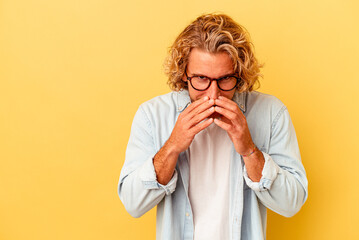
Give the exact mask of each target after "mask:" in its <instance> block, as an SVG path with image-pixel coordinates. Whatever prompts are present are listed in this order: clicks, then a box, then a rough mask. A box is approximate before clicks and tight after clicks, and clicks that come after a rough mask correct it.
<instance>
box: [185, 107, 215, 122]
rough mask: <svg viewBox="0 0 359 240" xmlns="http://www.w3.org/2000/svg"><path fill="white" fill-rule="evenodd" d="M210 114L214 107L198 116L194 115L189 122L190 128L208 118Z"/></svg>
mask: <svg viewBox="0 0 359 240" xmlns="http://www.w3.org/2000/svg"><path fill="white" fill-rule="evenodd" d="M212 113H214V107H211V108H209V109H207V110H205V111H203V112H201V113H200V114H197V115H195V116H194V117H193V118H192V119H191V120H190V121H189V124H190V126H194V125H197V124H198V123H200V122H202V121H203V120H204V119H206V118H207V117H209V116H210V115H211V114H212Z"/></svg>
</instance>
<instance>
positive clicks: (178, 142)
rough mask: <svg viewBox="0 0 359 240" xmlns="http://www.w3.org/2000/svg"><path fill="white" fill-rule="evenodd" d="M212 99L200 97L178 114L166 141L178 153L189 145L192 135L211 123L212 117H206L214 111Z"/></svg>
mask: <svg viewBox="0 0 359 240" xmlns="http://www.w3.org/2000/svg"><path fill="white" fill-rule="evenodd" d="M213 105H214V100H213V99H211V100H209V97H204V98H201V99H199V100H197V101H194V102H193V103H191V104H190V105H189V106H188V107H187V108H186V109H185V110H184V111H183V112H182V113H181V114H180V115H179V116H178V119H177V122H176V124H175V126H174V128H173V130H172V134H171V136H170V138H169V139H168V141H167V144H168V145H171V146H172V147H173V149H175V150H176V152H177V153H178V154H179V153H181V152H183V151H185V150H187V148H188V147H189V145H190V144H191V143H192V141H193V139H194V136H195V135H196V134H197V133H199V132H200V131H202V130H203V129H205V128H206V127H208V126H209V125H211V123H212V122H213V118H208V119H207V120H205V121H203V120H204V119H206V118H207V117H209V116H210V115H211V114H213V113H214V106H213Z"/></svg>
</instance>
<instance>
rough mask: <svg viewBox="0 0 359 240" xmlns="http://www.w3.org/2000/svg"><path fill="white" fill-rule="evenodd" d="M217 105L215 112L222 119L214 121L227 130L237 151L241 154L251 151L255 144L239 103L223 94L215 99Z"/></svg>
mask: <svg viewBox="0 0 359 240" xmlns="http://www.w3.org/2000/svg"><path fill="white" fill-rule="evenodd" d="M215 105H216V106H215V108H214V110H215V112H217V113H219V114H221V115H222V116H221V119H214V123H215V124H217V125H218V126H219V127H221V128H222V129H224V130H226V131H227V133H228V136H229V138H230V139H231V140H232V142H233V144H234V147H235V149H236V151H237V153H239V154H240V155H247V154H249V153H251V152H252V151H253V149H254V147H255V145H254V143H253V141H252V137H251V134H250V132H249V129H248V125H247V120H246V117H245V116H244V115H243V113H242V112H241V110H240V109H239V107H238V105H237V104H236V103H235V102H234V101H232V100H230V99H228V98H225V97H222V96H219V97H218V99H216V100H215Z"/></svg>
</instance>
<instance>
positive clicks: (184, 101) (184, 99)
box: [177, 89, 247, 112]
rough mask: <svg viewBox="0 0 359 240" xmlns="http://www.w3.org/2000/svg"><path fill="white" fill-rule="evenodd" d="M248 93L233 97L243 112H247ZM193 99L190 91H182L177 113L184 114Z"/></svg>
mask: <svg viewBox="0 0 359 240" xmlns="http://www.w3.org/2000/svg"><path fill="white" fill-rule="evenodd" d="M246 96H247V92H242V93H239V92H237V91H236V92H235V93H234V96H233V99H232V100H233V101H234V102H236V103H237V105H238V107H239V108H240V109H241V111H242V112H245V111H246V100H247V97H246ZM190 103H191V99H190V97H189V93H188V90H186V89H182V90H180V91H178V92H177V112H182V111H183V110H184V109H185V108H186V107H187V106H188V105H189V104H190Z"/></svg>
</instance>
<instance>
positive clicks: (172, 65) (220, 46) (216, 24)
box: [164, 14, 262, 92]
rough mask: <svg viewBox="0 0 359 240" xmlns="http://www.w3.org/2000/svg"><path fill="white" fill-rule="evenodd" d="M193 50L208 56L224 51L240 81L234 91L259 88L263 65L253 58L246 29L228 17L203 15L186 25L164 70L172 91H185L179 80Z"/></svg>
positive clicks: (185, 86)
mask: <svg viewBox="0 0 359 240" xmlns="http://www.w3.org/2000/svg"><path fill="white" fill-rule="evenodd" d="M193 48H199V49H201V50H206V51H208V52H210V53H218V52H227V53H228V54H229V56H230V57H231V59H232V60H233V69H234V71H235V74H236V75H237V76H239V77H240V78H241V83H240V84H239V85H238V86H237V89H236V90H237V91H239V92H244V91H252V90H254V89H256V88H258V87H259V80H258V77H259V76H261V74H260V73H259V71H260V68H261V67H262V65H261V64H259V63H258V61H257V59H256V58H255V57H254V53H253V52H254V51H253V46H252V43H251V42H250V39H249V34H248V32H247V31H246V29H245V28H244V27H242V26H241V25H239V24H238V23H236V22H235V21H234V20H233V19H232V18H230V17H229V16H227V15H224V14H205V15H202V16H200V17H198V18H197V19H196V20H195V21H194V22H192V23H191V24H190V25H188V26H187V27H186V28H185V29H184V30H183V32H182V33H181V34H180V35H179V36H178V37H177V39H176V40H175V42H174V43H173V45H172V46H171V47H170V49H169V53H168V56H167V58H166V61H165V63H164V68H165V73H166V75H167V76H168V82H167V83H168V85H169V86H170V88H171V89H172V90H174V91H179V90H181V89H187V88H188V86H187V82H185V81H183V80H182V79H183V75H184V74H185V71H186V67H187V64H188V58H189V54H190V52H191V50H192V49H193ZM255 85H256V87H255Z"/></svg>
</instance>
